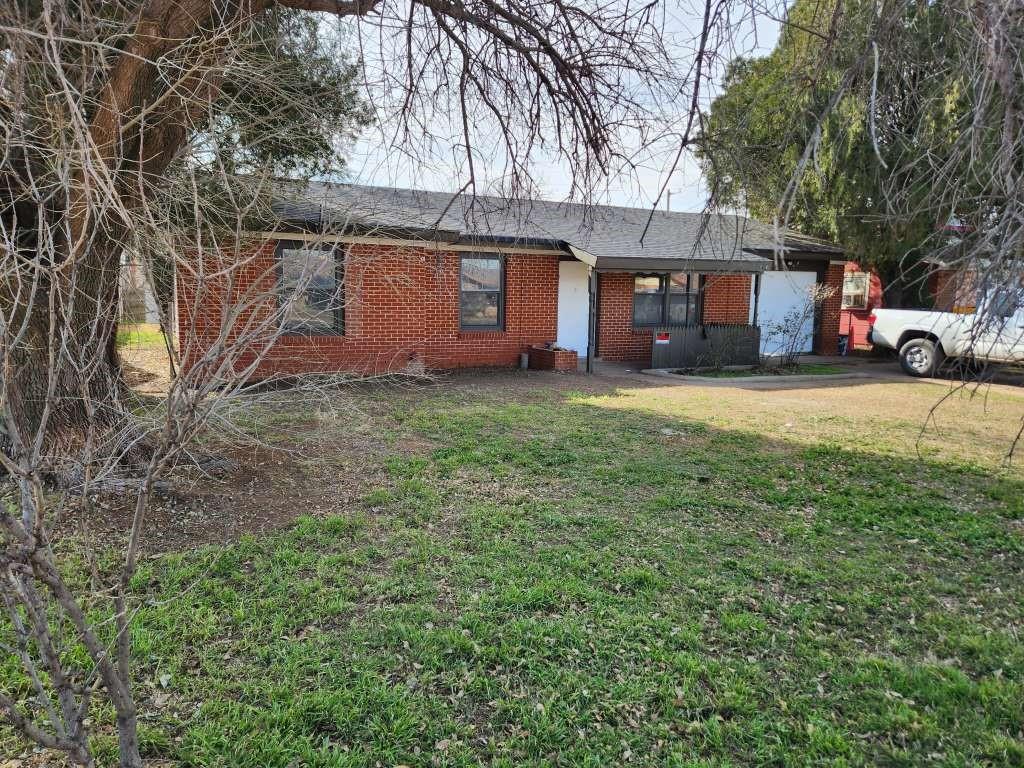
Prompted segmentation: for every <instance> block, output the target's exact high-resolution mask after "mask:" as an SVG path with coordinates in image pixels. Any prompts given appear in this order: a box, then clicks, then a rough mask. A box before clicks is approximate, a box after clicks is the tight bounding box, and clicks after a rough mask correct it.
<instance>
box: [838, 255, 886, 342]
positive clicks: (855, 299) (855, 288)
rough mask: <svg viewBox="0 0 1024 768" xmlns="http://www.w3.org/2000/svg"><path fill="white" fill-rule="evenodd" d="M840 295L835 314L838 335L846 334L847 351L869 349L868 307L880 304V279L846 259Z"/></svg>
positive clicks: (872, 272) (874, 307) (869, 309)
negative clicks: (837, 316)
mask: <svg viewBox="0 0 1024 768" xmlns="http://www.w3.org/2000/svg"><path fill="white" fill-rule="evenodd" d="M845 270H846V271H845V273H844V275H843V297H842V302H841V304H840V313H839V336H840V338H842V337H844V336H845V337H846V349H847V351H850V350H854V349H871V342H870V341H868V332H869V331H870V330H871V324H870V322H869V320H868V317H869V316H870V315H871V310H873V309H879V308H880V307H882V290H883V289H882V279H881V278H880V277H879V276H878V273H876V272H875V271H873V270H870V271H865V270H863V269H861V266H860V264H858V263H857V262H855V261H848V262H846V267H845Z"/></svg>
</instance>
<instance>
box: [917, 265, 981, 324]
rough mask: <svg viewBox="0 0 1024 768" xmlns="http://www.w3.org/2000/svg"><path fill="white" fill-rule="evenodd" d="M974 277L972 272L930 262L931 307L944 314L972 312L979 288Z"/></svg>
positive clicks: (929, 291) (929, 292)
mask: <svg viewBox="0 0 1024 768" xmlns="http://www.w3.org/2000/svg"><path fill="white" fill-rule="evenodd" d="M975 277H976V276H975V274H974V271H973V270H969V269H961V268H958V267H954V266H950V265H948V264H946V263H945V262H942V261H937V260H936V261H932V262H931V263H930V270H929V272H928V295H929V296H930V297H931V299H932V306H933V307H935V309H938V310H942V311H944V312H959V313H962V314H970V313H971V312H974V310H975V309H976V308H977V306H976V305H977V302H978V288H979V286H978V285H977V280H976V279H975Z"/></svg>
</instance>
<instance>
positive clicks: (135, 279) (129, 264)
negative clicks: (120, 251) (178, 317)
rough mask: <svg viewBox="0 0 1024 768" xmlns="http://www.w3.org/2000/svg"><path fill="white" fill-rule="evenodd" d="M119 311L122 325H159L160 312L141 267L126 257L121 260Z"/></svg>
mask: <svg viewBox="0 0 1024 768" xmlns="http://www.w3.org/2000/svg"><path fill="white" fill-rule="evenodd" d="M119 296H120V299H121V311H120V320H121V322H123V323H159V322H160V310H159V307H157V303H156V298H155V297H154V295H153V290H152V286H151V285H150V282H149V280H148V278H147V277H146V272H145V270H144V269H143V268H142V265H141V264H140V263H139V262H138V261H136V260H133V259H129V258H127V257H126V256H122V258H121V285H120V293H119Z"/></svg>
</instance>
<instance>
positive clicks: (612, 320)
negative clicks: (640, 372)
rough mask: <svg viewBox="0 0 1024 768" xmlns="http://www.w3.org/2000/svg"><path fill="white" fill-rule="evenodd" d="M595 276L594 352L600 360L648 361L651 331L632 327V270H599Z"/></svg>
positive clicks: (649, 357) (649, 359)
mask: <svg viewBox="0 0 1024 768" xmlns="http://www.w3.org/2000/svg"><path fill="white" fill-rule="evenodd" d="M597 279H598V309H597V313H598V314H597V318H598V323H599V328H598V331H597V356H598V357H600V358H601V359H602V360H613V361H617V362H644V363H648V364H649V363H650V361H651V331H649V330H643V329H634V328H633V274H632V273H630V272H602V273H599V274H598V276H597Z"/></svg>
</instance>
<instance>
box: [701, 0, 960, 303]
mask: <svg viewBox="0 0 1024 768" xmlns="http://www.w3.org/2000/svg"><path fill="white" fill-rule="evenodd" d="M941 6H942V3H941V2H939V3H932V4H925V3H915V4H908V5H905V6H903V7H902V9H901V10H900V12H899V15H898V16H897V18H896V21H895V23H893V24H891V25H889V26H887V27H886V28H885V36H884V37H875V38H874V43H872V38H871V37H869V35H871V34H872V31H873V30H878V28H879V25H878V23H877V22H878V18H877V15H876V13H877V10H876V6H875V4H874V3H868V2H862V1H860V0H855V1H854V2H837V1H836V0H831V2H821V1H820V0H797V2H796V3H795V4H794V6H793V7H792V8H791V10H790V14H789V18H788V19H787V22H788V23H787V24H786V26H785V28H784V31H783V33H782V35H781V36H780V39H779V42H778V45H777V46H776V48H775V50H773V51H772V53H771V54H769V55H768V56H765V57H763V58H756V59H747V58H740V59H737V60H735V61H733V62H732V64H731V65H730V66H729V68H728V71H727V73H726V77H725V81H724V89H723V92H722V94H721V95H720V96H719V97H718V98H717V99H716V100H715V101H714V102H713V104H712V107H711V111H710V115H709V118H708V120H707V123H706V126H705V130H704V132H703V135H702V140H701V146H700V156H701V160H702V163H703V166H704V169H705V172H706V173H707V177H708V180H709V185H710V188H711V190H712V193H713V196H714V198H715V201H716V202H717V203H718V204H720V205H726V206H734V207H740V208H746V209H747V210H748V211H749V212H750V213H751V214H752V215H753V216H755V217H757V218H760V219H764V220H769V221H771V220H773V219H775V218H776V217H777V216H779V217H780V218H784V217H785V216H786V208H785V206H782V207H781V208H780V204H781V203H782V202H783V201H784V199H785V196H786V190H787V188H788V186H789V185H790V183H791V181H792V180H793V179H794V178H795V179H797V180H798V183H797V186H796V188H795V190H794V191H793V195H792V207H791V209H790V210H789V224H790V225H791V226H794V227H796V228H797V229H799V230H801V231H803V232H805V233H807V234H810V235H814V236H817V237H822V238H826V239H829V240H832V241H835V242H837V243H839V244H841V245H843V246H844V247H845V248H846V249H847V252H848V254H849V255H850V257H851V258H855V259H858V260H860V261H861V263H862V264H865V265H867V266H871V267H875V268H877V269H878V270H879V271H880V272H881V273H882V274H883V277H885V279H886V280H887V282H889V283H892V285H891V286H890V288H891V289H892V292H893V293H896V294H897V296H896V298H897V300H899V296H898V294H899V292H900V291H901V290H902V287H903V286H908V285H912V284H917V283H918V282H919V281H917V280H916V277H918V273H919V269H918V268H917V266H916V265H917V263H918V262H919V260H920V257H921V256H922V255H924V254H925V253H926V252H927V251H928V250H929V248H931V247H933V246H934V244H935V241H936V239H937V237H941V233H940V231H941V229H942V226H943V224H945V222H946V220H947V219H948V217H949V216H951V215H954V214H955V213H956V212H955V211H952V210H947V211H945V213H944V214H943V212H938V211H936V210H934V208H932V207H931V206H929V205H928V204H927V201H928V199H929V194H930V191H931V185H932V184H933V182H934V163H935V161H936V158H941V157H945V156H948V155H949V154H950V151H951V148H952V146H953V144H954V143H955V141H956V136H957V131H956V125H957V122H958V121H959V120H962V119H963V118H964V117H965V112H966V110H967V105H966V102H965V100H964V99H963V98H961V96H960V93H961V89H962V88H963V85H962V84H961V83H959V82H958V81H957V78H956V77H955V75H954V76H951V72H952V71H953V69H954V68H953V67H951V63H952V62H951V60H952V59H955V56H956V51H955V50H947V49H946V48H945V47H944V45H943V43H944V41H945V40H946V39H947V36H946V35H944V28H943V27H944V25H945V24H946V23H947V19H948V16H947V15H946V14H944V13H943V12H942V7H941ZM951 47H952V46H951ZM876 56H877V57H878V58H877V65H876ZM844 78H849V82H848V87H846V88H845V89H841V88H840V86H841V82H842V81H843V79H844ZM837 90H842V96H841V97H840V98H839V100H838V101H837V102H836V103H835V104H834V107H833V108H832V109H828V105H829V102H830V99H831V98H832V97H833V94H835V93H836V92H837ZM823 114H824V115H826V116H825V118H824V120H822V119H821V116H822V115H823ZM816 130H820V132H821V133H820V140H819V141H818V143H817V145H816V147H815V149H814V151H813V152H812V153H811V156H810V158H809V160H808V162H807V164H806V166H805V167H803V168H802V169H801V161H802V158H804V155H805V149H806V148H807V147H808V143H809V142H813V141H814V139H815V131H816ZM801 170H802V173H798V172H799V171H801ZM961 181H962V183H964V184H966V183H967V182H966V181H965V180H964V179H963V178H962V179H961ZM937 233H938V234H937Z"/></svg>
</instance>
